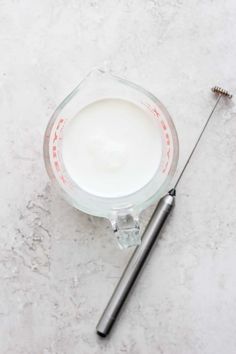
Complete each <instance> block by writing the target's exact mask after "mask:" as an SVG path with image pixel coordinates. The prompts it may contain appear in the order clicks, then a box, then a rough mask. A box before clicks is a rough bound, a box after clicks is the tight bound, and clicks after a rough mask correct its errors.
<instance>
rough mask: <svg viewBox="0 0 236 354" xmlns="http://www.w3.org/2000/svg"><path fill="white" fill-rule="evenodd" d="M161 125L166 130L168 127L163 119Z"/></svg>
mask: <svg viewBox="0 0 236 354" xmlns="http://www.w3.org/2000/svg"><path fill="white" fill-rule="evenodd" d="M161 126H162V128H163V129H164V130H166V129H167V127H166V125H165V122H164V121H163V120H162V121H161Z"/></svg>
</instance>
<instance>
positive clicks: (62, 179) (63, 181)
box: [60, 175, 66, 184]
mask: <svg viewBox="0 0 236 354" xmlns="http://www.w3.org/2000/svg"><path fill="white" fill-rule="evenodd" d="M60 179H61V181H62V183H64V184H66V180H65V177H64V176H63V175H61V177H60Z"/></svg>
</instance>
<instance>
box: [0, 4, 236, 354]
mask: <svg viewBox="0 0 236 354" xmlns="http://www.w3.org/2000/svg"><path fill="white" fill-rule="evenodd" d="M235 18H236V4H235V1H234V0H226V1H224V2H222V1H220V0H215V1H197V0H190V1H187V0H169V1H165V0H152V1H150V0H138V1H134V0H133V1H132V0H129V1H126V0H121V1H118V0H117V1H108V0H105V1H102V0H101V1H96V0H92V1H82V0H80V1H78V0H70V1H65V0H58V1H56V0H47V1H46V0H35V1H30V0H24V1H23V0H22V1H20V0H11V1H10V0H5V1H4V0H3V1H1V2H0V49H1V56H0V77H1V81H0V84H1V86H0V91H1V92H0V113H1V140H0V146H1V149H0V151H1V173H0V178H1V184H0V188H1V191H0V195H1V199H0V200H1V214H0V215H1V216H0V217H1V222H0V224H1V234H0V278H1V286H0V353H1V354H49V353H51V354H92V353H96V354H98V353H108V354H118V353H120V354H123V353H132V354H153V353H156V354H200V353H201V354H222V353H227V354H235V352H236V276H235V269H236V257H235V255H236V235H235V233H236V187H235V181H236V154H235V152H236V142H235V132H236V108H235V104H234V101H232V102H231V103H230V104H228V105H227V104H226V103H223V104H222V105H221V107H219V109H218V111H217V114H216V115H215V118H214V121H213V122H212V124H211V125H210V128H209V130H208V132H207V134H206V136H205V137H204V139H203V141H202V144H201V147H200V149H199V150H198V152H197V154H196V155H195V158H194V160H193V162H192V164H191V167H190V168H189V169H188V171H187V173H186V175H185V177H184V179H183V181H182V183H181V185H180V186H179V191H178V197H177V205H176V208H175V211H174V214H173V215H172V218H171V220H170V222H169V223H168V225H167V227H166V228H165V230H164V232H163V233H162V237H161V239H160V241H159V243H158V245H157V247H156V248H155V250H154V252H153V255H152V257H151V258H150V261H149V262H148V265H147V267H146V269H145V271H144V273H143V275H142V277H141V278H140V281H139V284H138V286H137V287H136V289H135V291H134V293H133V295H132V297H131V298H130V300H129V302H128V304H127V306H126V308H125V311H124V312H123V314H122V316H121V317H120V320H119V323H118V325H117V326H116V328H114V331H113V333H112V335H111V336H110V337H109V338H108V339H106V340H101V339H100V338H98V337H97V336H96V334H95V325H96V323H97V320H98V318H99V316H100V314H101V312H102V310H103V308H104V306H105V304H106V303H107V300H108V298H109V296H110V294H111V292H112V290H113V288H114V286H115V284H116V282H117V280H118V278H119V276H120V274H121V272H122V270H123V268H124V267H125V265H126V263H127V261H128V259H129V257H130V254H131V252H132V251H131V250H129V251H126V252H122V251H120V250H119V249H118V248H116V245H115V243H114V241H113V238H112V235H111V229H110V227H109V224H108V222H107V221H105V220H102V219H97V218H93V217H90V216H88V215H85V214H83V213H81V212H78V211H76V210H74V209H73V208H72V207H70V206H69V205H67V204H66V202H64V201H63V200H62V199H61V198H60V197H59V196H58V195H57V194H56V193H54V192H53V191H52V189H51V186H50V183H49V180H48V177H47V175H46V172H45V169H44V164H43V158H42V142H43V134H44V129H45V127H46V124H47V122H48V120H49V118H50V116H51V114H52V113H53V111H54V109H55V108H56V106H57V105H58V104H59V103H60V101H61V100H62V99H63V98H64V97H65V95H67V94H68V93H69V92H70V91H71V90H72V89H73V88H74V87H75V86H76V85H77V83H78V82H79V81H80V79H81V78H82V77H83V76H84V75H85V73H86V72H87V71H88V70H89V69H90V68H91V67H92V66H94V65H99V64H101V63H102V62H103V61H104V60H109V61H110V62H111V63H112V68H113V70H115V71H116V73H117V74H118V75H121V76H125V77H127V78H128V79H130V80H133V81H135V82H137V83H139V84H140V85H143V86H144V87H146V88H147V89H149V90H150V91H152V92H153V93H154V94H156V95H157V96H158V97H159V98H160V99H161V100H162V101H163V103H164V104H165V105H166V106H167V108H168V109H169V111H170V113H171V115H172V116H173V119H174V121H175V124H176V127H177V130H178V133H179V138H180V144H181V154H180V163H179V168H181V166H183V163H184V161H185V159H186V156H187V155H188V153H189V151H190V148H191V146H192V144H193V141H194V139H195V138H196V137H197V134H198V133H199V130H200V128H201V127H202V124H203V123H204V121H205V119H206V117H207V115H208V113H209V111H210V109H211V107H212V105H213V104H214V102H215V99H214V97H213V96H212V95H211V93H210V91H209V87H211V86H212V85H215V84H219V85H222V86H224V87H225V88H227V89H229V90H231V91H232V93H234V94H236V89H235V78H236V65H235V60H236V59H235V58H236V40H235V37H236V21H235ZM151 209H152V208H150V209H149V210H147V211H146V212H145V213H144V215H143V217H142V225H143V226H144V225H145V224H146V222H147V220H148V218H149V217H150V215H151V211H152V210H151Z"/></svg>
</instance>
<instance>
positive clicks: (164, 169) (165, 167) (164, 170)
mask: <svg viewBox="0 0 236 354" xmlns="http://www.w3.org/2000/svg"><path fill="white" fill-rule="evenodd" d="M168 162H169V161H167V162H166V164H165V166H164V168H163V170H162V172H163V173H165V172H166V169H167V166H168Z"/></svg>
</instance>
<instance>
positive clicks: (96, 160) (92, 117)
mask: <svg viewBox="0 0 236 354" xmlns="http://www.w3.org/2000/svg"><path fill="white" fill-rule="evenodd" d="M161 155H162V142H161V136H160V130H159V128H158V122H157V120H156V118H155V117H154V116H153V115H151V114H149V113H148V112H147V111H145V110H144V109H142V108H141V107H139V106H137V105H136V104H134V103H131V102H129V101H126V100H123V99H115V98H107V99H103V100H99V101H95V102H93V103H91V104H89V105H87V106H86V107H85V108H83V109H82V110H81V111H80V112H79V113H78V114H77V115H76V116H75V117H74V118H73V119H72V120H71V121H70V122H69V123H68V125H67V126H66V127H65V130H64V133H63V140H62V159H63V163H64V166H65V169H66V170H67V173H68V175H69V176H70V178H71V179H72V180H73V181H74V182H75V183H76V184H77V185H78V186H79V187H80V188H81V189H83V190H85V191H87V192H89V193H91V194H93V195H96V196H100V197H110V198H111V197H122V196H126V195H129V194H131V193H134V192H136V191H137V190H139V189H140V188H142V187H143V186H144V185H146V184H147V183H148V182H149V181H150V180H151V179H152V178H153V176H154V174H155V173H156V171H157V169H158V167H159V165H160V161H161Z"/></svg>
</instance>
